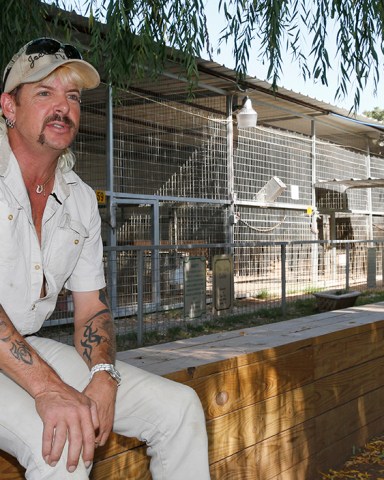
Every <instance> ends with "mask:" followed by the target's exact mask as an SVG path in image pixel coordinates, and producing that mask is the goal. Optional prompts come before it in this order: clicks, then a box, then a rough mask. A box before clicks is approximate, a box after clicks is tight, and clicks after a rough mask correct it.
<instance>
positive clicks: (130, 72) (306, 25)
mask: <svg viewBox="0 0 384 480" xmlns="http://www.w3.org/2000/svg"><path fill="white" fill-rule="evenodd" d="M209 1H211V0H209ZM216 1H217V18H218V19H221V21H222V22H223V24H224V28H223V30H222V32H221V37H220V41H221V44H225V43H226V42H229V43H230V44H231V45H232V46H233V57H234V59H235V65H236V66H235V70H236V73H237V77H238V81H239V83H241V80H242V78H244V76H245V75H246V73H247V69H248V66H249V63H250V62H252V61H253V60H254V59H255V58H257V59H258V60H260V61H262V62H263V63H265V64H266V65H267V66H268V79H269V80H270V82H271V83H272V85H273V88H277V85H279V84H281V83H283V82H281V81H280V79H281V77H282V76H283V74H284V71H283V68H289V65H288V66H287V65H284V64H283V61H282V58H283V55H284V54H286V55H290V58H291V61H292V62H297V63H298V64H299V65H300V70H301V73H302V75H303V77H304V78H305V79H308V78H313V79H314V80H315V81H318V82H321V83H322V84H324V85H327V78H328V74H329V70H330V69H331V68H332V69H336V71H337V73H338V79H339V83H338V88H337V90H336V92H335V99H337V98H342V97H344V96H345V95H346V94H347V93H348V92H349V89H350V88H351V86H353V88H354V89H355V90H354V91H355V97H354V107H355V109H357V107H358V106H359V104H360V92H361V91H362V90H363V89H364V88H365V87H366V85H367V81H368V79H369V78H372V79H373V82H374V86H375V88H376V87H377V84H378V81H379V78H380V71H381V68H382V64H383V61H382V58H383V57H382V55H383V45H384V42H383V40H384V25H383V21H384V2H381V1H380V2H378V1H376V0H318V1H315V0H310V1H308V0H265V1H258V0H216ZM51 2H53V3H55V5H56V6H57V7H59V8H60V9H64V10H66V11H68V12H73V11H75V12H77V13H79V12H80V11H82V13H85V15H86V16H87V17H88V21H87V29H88V31H89V34H90V44H89V49H88V55H89V58H90V59H91V60H92V61H93V62H95V63H96V64H97V65H98V66H99V68H101V67H102V68H103V70H104V73H105V75H108V76H109V78H110V79H111V80H112V81H113V82H114V83H117V84H127V83H129V82H130V81H131V80H132V79H133V78H134V77H135V76H137V75H143V74H145V75H148V74H154V75H156V74H157V73H158V72H159V71H161V69H162V68H163V67H164V64H165V61H166V60H167V59H169V55H170V52H172V53H173V55H174V60H177V61H178V62H179V63H180V65H181V66H182V68H183V70H184V74H185V75H186V77H187V78H188V79H189V80H190V84H191V85H193V83H194V82H195V81H197V79H198V69H197V65H196V57H201V56H206V54H208V55H210V54H212V46H211V39H210V35H209V31H208V27H207V19H206V7H205V4H206V1H205V0H72V1H71V0H68V1H66V0H51ZM76 2H77V3H76ZM0 4H1V11H2V15H1V20H0V22H1V23H0V24H1V32H2V40H1V42H0V55H1V56H0V58H1V60H2V61H3V63H6V61H5V59H9V58H10V57H11V55H12V54H13V53H14V51H15V49H17V48H18V47H19V46H21V45H22V44H23V43H25V41H26V40H29V39H31V38H34V37H36V36H41V35H49V34H50V35H56V36H58V35H60V36H66V37H70V35H71V34H73V33H74V30H73V29H71V21H70V20H68V18H67V19H66V17H65V15H62V14H60V13H57V12H56V13H54V14H52V11H51V9H50V8H49V7H48V6H47V5H46V4H44V3H41V2H40V1H39V0H24V1H23V2H22V8H21V6H20V2H19V1H18V0H0ZM71 18H72V17H71ZM73 23H74V22H73V20H72V24H73ZM72 26H73V25H72ZM75 30H76V27H75ZM332 31H333V32H334V33H333V34H332V33H331V32H332ZM335 47H336V51H337V54H338V57H337V58H336V59H335V58H332V57H330V53H329V52H330V51H332V50H334V49H335ZM2 67H4V65H2Z"/></svg>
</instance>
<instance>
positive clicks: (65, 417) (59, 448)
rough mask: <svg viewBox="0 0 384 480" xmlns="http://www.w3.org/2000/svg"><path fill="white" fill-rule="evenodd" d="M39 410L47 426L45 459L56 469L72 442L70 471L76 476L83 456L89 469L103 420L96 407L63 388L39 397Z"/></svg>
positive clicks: (73, 391)
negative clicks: (66, 446) (66, 445)
mask: <svg viewBox="0 0 384 480" xmlns="http://www.w3.org/2000/svg"><path fill="white" fill-rule="evenodd" d="M35 402H36V410H37V412H38V414H39V415H40V417H41V419H42V421H43V424H44V430H43V447H42V454H43V458H44V460H45V461H46V463H48V464H49V465H51V466H52V467H54V466H55V465H56V464H57V462H58V461H59V459H60V457H61V455H62V453H63V448H64V445H65V442H66V440H67V438H68V445H69V446H68V458H67V470H68V471H69V472H74V471H75V470H76V468H77V465H78V462H79V457H80V454H82V457H83V460H84V463H85V465H86V467H89V466H90V465H91V463H92V461H93V456H94V449H95V438H96V434H95V432H96V431H99V417H98V412H97V406H96V403H95V402H94V401H93V400H92V399H91V398H89V397H87V396H86V395H84V394H83V393H80V392H78V391H77V390H75V389H73V388H72V387H70V386H68V385H65V384H63V385H62V386H60V387H59V388H58V389H57V391H55V390H49V391H44V392H42V393H39V394H38V395H36V396H35Z"/></svg>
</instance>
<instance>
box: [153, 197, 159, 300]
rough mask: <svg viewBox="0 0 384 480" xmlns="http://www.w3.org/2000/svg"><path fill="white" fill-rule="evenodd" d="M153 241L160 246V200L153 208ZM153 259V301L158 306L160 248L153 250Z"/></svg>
mask: <svg viewBox="0 0 384 480" xmlns="http://www.w3.org/2000/svg"><path fill="white" fill-rule="evenodd" d="M152 241H153V244H154V245H160V206H159V202H158V200H156V201H155V202H154V203H153V206H152ZM151 257H152V301H153V303H154V304H155V305H156V306H159V305H160V303H161V295H160V290H161V289H160V281H161V277H160V247H158V248H154V249H152V250H151Z"/></svg>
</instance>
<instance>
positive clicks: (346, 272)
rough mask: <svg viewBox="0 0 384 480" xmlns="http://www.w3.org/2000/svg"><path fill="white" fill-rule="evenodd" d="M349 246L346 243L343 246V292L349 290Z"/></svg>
mask: <svg viewBox="0 0 384 480" xmlns="http://www.w3.org/2000/svg"><path fill="white" fill-rule="evenodd" d="M350 247H351V246H350V245H349V243H347V244H346V245H345V290H346V291H348V290H349V269H350V259H349V252H350Z"/></svg>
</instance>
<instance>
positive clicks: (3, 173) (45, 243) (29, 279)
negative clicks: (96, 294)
mask: <svg viewBox="0 0 384 480" xmlns="http://www.w3.org/2000/svg"><path fill="white" fill-rule="evenodd" d="M52 193H54V194H55V196H53V195H52V194H51V195H49V197H48V199H47V204H46V207H45V210H44V215H43V220H42V230H41V245H40V243H39V239H38V237H37V233H36V229H35V226H34V223H33V219H32V210H31V205H30V202H29V198H28V193H27V190H26V188H25V185H24V182H23V179H22V176H21V171H20V168H19V164H18V162H17V160H16V158H15V156H14V155H13V153H12V151H11V149H10V146H9V143H8V137H7V135H5V136H0V304H1V305H2V306H3V308H4V310H5V311H6V313H7V314H8V316H9V317H10V319H11V320H12V322H13V324H14V325H15V327H16V328H17V330H18V331H19V332H20V333H21V334H22V335H26V334H30V333H34V332H37V331H38V330H39V329H40V327H41V325H42V324H43V323H44V321H45V320H46V319H47V318H49V316H50V315H51V314H52V312H53V310H54V309H55V306H56V300H57V296H58V294H59V292H60V291H61V289H62V287H63V286H64V285H65V286H66V288H68V289H69V290H72V291H76V292H82V291H92V290H99V289H100V288H104V287H105V279H104V270H103V262H102V257H103V246H102V241H101V236H100V223H101V222H100V215H99V212H98V207H97V200H96V196H95V193H94V191H93V190H92V189H91V188H90V187H89V186H88V185H86V184H85V183H84V182H83V181H82V180H81V179H80V178H79V177H78V175H76V174H75V172H73V171H72V170H71V171H69V172H63V171H62V170H61V169H60V168H57V169H56V177H55V183H54V186H53V190H52ZM44 278H45V281H46V296H45V297H44V298H40V294H41V291H42V285H43V280H44Z"/></svg>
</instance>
